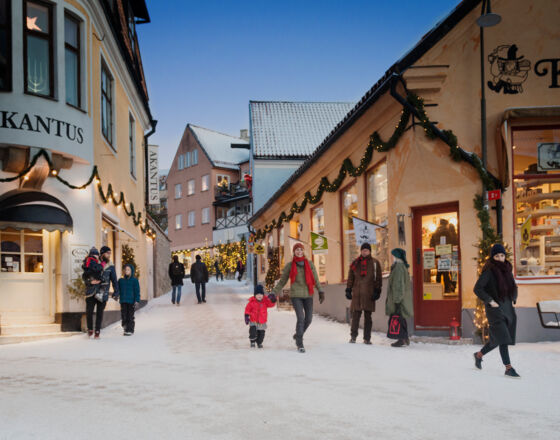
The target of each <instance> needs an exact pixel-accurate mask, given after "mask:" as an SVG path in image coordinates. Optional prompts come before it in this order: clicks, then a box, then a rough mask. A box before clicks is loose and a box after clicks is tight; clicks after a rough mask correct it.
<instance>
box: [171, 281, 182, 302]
mask: <svg viewBox="0 0 560 440" xmlns="http://www.w3.org/2000/svg"><path fill="white" fill-rule="evenodd" d="M182 288H183V286H181V285H178V286H173V292H172V293H171V302H172V303H173V304H175V302H177V304H179V303H180V302H181V289H182ZM175 291H177V299H175Z"/></svg>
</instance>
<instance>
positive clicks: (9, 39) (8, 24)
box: [0, 0, 13, 93]
mask: <svg viewBox="0 0 560 440" xmlns="http://www.w3.org/2000/svg"><path fill="white" fill-rule="evenodd" d="M5 5H6V24H5V25H4V26H2V25H0V28H1V29H3V30H4V31H6V63H7V69H6V87H5V88H3V89H0V93H1V92H11V91H13V83H12V79H13V78H12V75H13V60H12V1H11V0H6V3H5Z"/></svg>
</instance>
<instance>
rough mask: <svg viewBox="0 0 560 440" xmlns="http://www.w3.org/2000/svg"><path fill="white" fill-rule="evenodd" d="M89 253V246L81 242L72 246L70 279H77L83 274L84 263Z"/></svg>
mask: <svg viewBox="0 0 560 440" xmlns="http://www.w3.org/2000/svg"><path fill="white" fill-rule="evenodd" d="M88 254H89V247H88V246H86V245H81V244H74V245H71V246H70V269H71V270H70V279H71V280H75V279H76V278H80V277H81V276H82V272H83V269H82V264H83V262H84V259H85V258H86V257H87V256H88Z"/></svg>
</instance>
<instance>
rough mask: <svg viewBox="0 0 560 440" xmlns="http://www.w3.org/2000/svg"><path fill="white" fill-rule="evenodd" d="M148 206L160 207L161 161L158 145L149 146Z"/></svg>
mask: <svg viewBox="0 0 560 440" xmlns="http://www.w3.org/2000/svg"><path fill="white" fill-rule="evenodd" d="M148 204H150V205H159V160H158V146H157V145H148Z"/></svg>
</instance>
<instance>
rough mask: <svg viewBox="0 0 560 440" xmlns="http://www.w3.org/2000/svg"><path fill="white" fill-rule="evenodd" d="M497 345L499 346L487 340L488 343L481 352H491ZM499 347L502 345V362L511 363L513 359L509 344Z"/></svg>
mask: <svg viewBox="0 0 560 440" xmlns="http://www.w3.org/2000/svg"><path fill="white" fill-rule="evenodd" d="M496 347H498V346H497V345H492V344H491V343H490V342H487V343H486V345H485V346H484V347H482V349H481V350H480V352H481V353H482V354H486V353H490V352H491V351H492V350H494V349H495V348H496ZM499 347H500V356H501V357H502V362H503V363H504V365H510V364H511V361H510V359H509V348H508V346H507V344H502V345H500V346H499Z"/></svg>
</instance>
